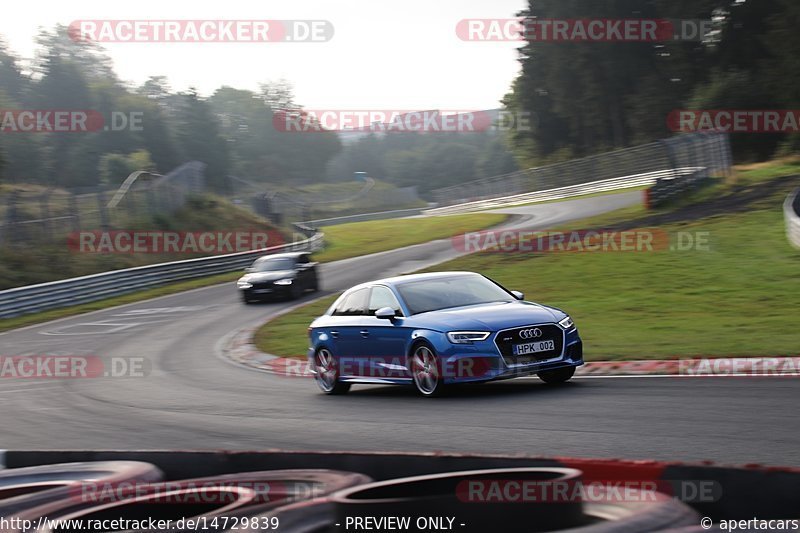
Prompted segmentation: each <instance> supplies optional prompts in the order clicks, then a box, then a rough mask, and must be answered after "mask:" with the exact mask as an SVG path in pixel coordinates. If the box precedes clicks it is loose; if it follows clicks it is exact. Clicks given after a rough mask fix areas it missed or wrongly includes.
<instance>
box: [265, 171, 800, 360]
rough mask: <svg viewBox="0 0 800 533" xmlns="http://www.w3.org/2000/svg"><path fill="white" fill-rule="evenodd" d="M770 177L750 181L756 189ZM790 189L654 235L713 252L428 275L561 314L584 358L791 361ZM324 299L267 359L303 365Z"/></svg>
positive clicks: (796, 340)
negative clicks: (687, 240) (687, 236)
mask: <svg viewBox="0 0 800 533" xmlns="http://www.w3.org/2000/svg"><path fill="white" fill-rule="evenodd" d="M749 172H752V171H748V173H749ZM740 176H741V174H740ZM769 177H770V176H768V175H765V174H761V175H756V176H753V175H748V174H745V179H747V183H749V184H751V186H757V185H756V184H758V183H759V182H761V181H764V180H766V179H768V178H769ZM711 187H714V188H717V187H719V188H722V187H724V186H723V185H721V184H712V185H711ZM789 190H790V188H787V189H786V190H782V191H780V192H778V193H776V194H773V195H771V196H769V197H768V198H766V199H763V200H759V201H758V203H756V204H753V205H751V206H750V209H749V210H748V211H746V212H742V213H736V214H725V215H720V216H714V217H708V218H703V219H700V220H696V221H693V222H678V223H671V224H665V225H663V226H660V227H661V229H663V230H666V231H668V232H669V233H670V234H671V235H673V234H674V232H677V231H686V232H708V238H709V249H708V250H691V251H670V250H663V251H655V252H650V253H645V252H618V253H583V254H579V253H572V254H569V253H566V254H476V255H472V256H467V257H463V258H460V259H456V260H454V261H450V262H447V263H444V264H441V265H437V266H436V267H434V268H431V269H427V270H429V271H439V270H474V271H478V272H482V273H484V274H486V275H488V276H490V277H492V278H494V279H496V280H498V281H499V282H501V283H503V284H504V285H506V286H507V287H509V288H511V289H515V290H521V291H523V292H524V293H525V295H526V298H527V299H530V300H534V301H539V302H542V303H545V304H548V305H553V306H556V307H560V308H563V309H565V310H567V311H568V312H569V313H570V314H571V315H572V316H573V318H574V319H575V321H576V322H577V323H578V325H579V327H580V329H581V335H582V337H583V339H584V342H585V355H586V358H587V360H613V359H649V358H658V359H662V358H672V357H690V356H712V357H713V356H771V355H798V353H800V332H798V329H797V323H796V322H797V309H798V301H800V275H798V271H799V270H800V251H797V250H794V249H793V248H792V247H791V246H790V245H789V243H788V241H787V240H786V235H785V230H784V221H783V215H782V211H781V204H782V202H783V200H784V198H785V197H786V194H787V193H788V192H789ZM719 191H720V189H718V190H717V192H719ZM707 195H708V191H700V192H698V193H697V196H698V197H699V198H704V197H706V196H707ZM684 203H685V202H681V204H682V205H683V204H684ZM666 210H667V208H665V209H662V210H661V211H662V212H663V211H666ZM645 214H651V213H650V212H645V211H644V210H643V208H642V207H640V206H633V207H629V208H625V209H622V210H619V211H616V212H613V213H608V214H605V215H600V216H598V217H593V218H591V219H586V220H581V221H578V222H575V223H573V224H570V225H569V227H572V228H588V227H604V226H608V225H611V224H615V223H618V222H621V221H626V220H628V221H630V220H632V219H633V220H634V224H635V219H636V218H639V217H641V216H643V215H645ZM331 301H332V299H330V298H329V299H327V300H326V301H324V302H319V303H314V304H310V305H308V306H305V307H301V308H299V309H297V310H295V311H294V312H292V313H289V314H287V315H284V316H282V317H279V318H278V319H276V320H273V321H271V322H269V323H267V324H265V325H264V326H263V327H262V328H261V329H260V330H259V332H258V334H257V336H256V342H257V345H258V346H259V348H261V349H262V350H263V351H265V352H267V353H273V354H277V355H283V356H301V355H302V354H304V353H305V350H306V347H307V339H306V332H305V329H306V327H307V326H308V323H309V322H311V320H313V319H314V318H315V317H316V316H319V315H320V314H321V313H322V312H323V311H324V309H325V308H327V306H328V305H330V303H331Z"/></svg>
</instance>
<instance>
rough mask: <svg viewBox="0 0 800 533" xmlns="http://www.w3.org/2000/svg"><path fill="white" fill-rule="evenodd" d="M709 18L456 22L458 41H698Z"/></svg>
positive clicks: (706, 31) (709, 26) (706, 29)
mask: <svg viewBox="0 0 800 533" xmlns="http://www.w3.org/2000/svg"><path fill="white" fill-rule="evenodd" d="M711 29H712V21H710V20H694V19H681V20H670V19H635V18H629V19H602V18H596V19H589V18H582V19H552V18H538V17H530V18H524V17H523V18H509V19H463V20H460V21H459V22H458V23H457V24H456V36H457V37H458V38H459V39H461V40H462V41H529V42H547V43H567V42H569V43H576V42H578V43H592V42H595V43H602V42H628V43H642V42H645V43H647V42H669V41H702V40H703V39H704V38H705V36H706V35H708V34H709V32H710V31H711Z"/></svg>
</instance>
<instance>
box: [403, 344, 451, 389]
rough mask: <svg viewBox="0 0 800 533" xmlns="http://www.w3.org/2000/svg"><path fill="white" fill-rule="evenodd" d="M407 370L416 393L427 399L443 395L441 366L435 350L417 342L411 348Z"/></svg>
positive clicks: (428, 345) (443, 386)
mask: <svg viewBox="0 0 800 533" xmlns="http://www.w3.org/2000/svg"><path fill="white" fill-rule="evenodd" d="M408 368H409V370H410V371H411V380H412V381H413V382H414V387H415V388H416V389H417V392H418V393H420V394H421V395H422V396H425V397H427V398H435V397H438V396H442V395H444V393H445V389H446V387H445V385H444V379H443V378H442V372H441V369H442V366H441V364H440V361H439V356H438V355H436V350H434V348H433V346H431V345H430V344H428V343H427V342H418V343H416V344H414V346H413V347H412V348H411V355H410V356H409V363H408Z"/></svg>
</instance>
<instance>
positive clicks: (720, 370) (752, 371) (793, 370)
mask: <svg viewBox="0 0 800 533" xmlns="http://www.w3.org/2000/svg"><path fill="white" fill-rule="evenodd" d="M678 365H679V366H678V374H679V375H680V376H708V377H716V376H742V377H750V376H770V377H771V376H776V377H779V376H783V377H793V378H796V377H800V357H712V358H698V359H681V360H680V361H679V364H678Z"/></svg>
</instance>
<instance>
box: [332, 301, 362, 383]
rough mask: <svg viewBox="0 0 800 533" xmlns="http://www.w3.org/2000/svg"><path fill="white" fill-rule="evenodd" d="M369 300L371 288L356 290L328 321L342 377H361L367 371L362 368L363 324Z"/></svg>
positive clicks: (335, 310)
mask: <svg viewBox="0 0 800 533" xmlns="http://www.w3.org/2000/svg"><path fill="white" fill-rule="evenodd" d="M368 298H369V288H366V287H364V288H362V289H356V290H354V291H353V292H351V293H349V294H347V295H346V296H345V297H344V298H342V300H341V302H340V303H338V304H337V305H336V308H335V309H334V310H333V313H332V314H331V316H330V317H329V319H328V324H329V328H328V334H329V335H330V336H331V337H332V338H333V342H334V344H335V345H336V353H334V355H335V356H336V358H337V359H338V361H339V372H340V375H342V376H360V375H364V373H365V371H364V369H363V368H362V366H361V360H360V354H361V353H363V350H364V346H363V341H364V340H365V338H364V336H363V330H364V325H363V324H362V322H363V320H364V317H365V314H366V308H367V299H368Z"/></svg>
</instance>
